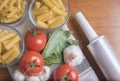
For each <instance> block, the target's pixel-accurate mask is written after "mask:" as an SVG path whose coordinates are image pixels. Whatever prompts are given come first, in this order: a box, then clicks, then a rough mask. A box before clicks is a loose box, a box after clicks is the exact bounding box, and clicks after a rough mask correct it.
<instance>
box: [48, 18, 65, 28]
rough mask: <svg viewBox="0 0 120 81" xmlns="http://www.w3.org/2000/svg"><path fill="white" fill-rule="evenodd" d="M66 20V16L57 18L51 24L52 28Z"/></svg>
mask: <svg viewBox="0 0 120 81" xmlns="http://www.w3.org/2000/svg"><path fill="white" fill-rule="evenodd" d="M63 22H64V17H61V18H60V19H59V20H57V21H56V22H55V23H53V24H51V25H50V28H55V27H57V26H59V25H61V24H62V23H63Z"/></svg>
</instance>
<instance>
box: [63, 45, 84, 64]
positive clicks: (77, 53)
mask: <svg viewBox="0 0 120 81" xmlns="http://www.w3.org/2000/svg"><path fill="white" fill-rule="evenodd" d="M63 55H64V62H65V63H67V64H70V65H71V66H76V65H79V64H81V62H82V60H83V54H82V51H81V50H80V48H79V46H76V45H70V46H68V47H67V48H65V49H64V51H63Z"/></svg>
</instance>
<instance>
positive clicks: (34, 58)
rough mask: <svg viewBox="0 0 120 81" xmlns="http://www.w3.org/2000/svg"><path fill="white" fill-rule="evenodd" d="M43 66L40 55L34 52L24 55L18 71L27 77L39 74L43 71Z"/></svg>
mask: <svg viewBox="0 0 120 81" xmlns="http://www.w3.org/2000/svg"><path fill="white" fill-rule="evenodd" d="M43 65H44V60H43V57H42V55H41V54H40V53H38V52H35V51H28V52H26V53H24V54H23V56H22V57H21V59H20V61H19V68H20V70H21V71H22V72H23V73H25V74H27V75H29V76H31V75H37V74H39V73H40V72H41V70H42V69H43Z"/></svg>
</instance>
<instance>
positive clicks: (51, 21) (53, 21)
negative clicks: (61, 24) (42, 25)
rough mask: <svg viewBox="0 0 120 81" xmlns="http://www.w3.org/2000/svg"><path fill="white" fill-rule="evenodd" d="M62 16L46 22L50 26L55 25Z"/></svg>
mask: <svg viewBox="0 0 120 81" xmlns="http://www.w3.org/2000/svg"><path fill="white" fill-rule="evenodd" d="M61 17H62V16H57V17H55V18H52V19H50V20H48V21H47V23H48V24H49V25H50V24H53V23H55V22H56V21H57V20H59V19H60V18H61Z"/></svg>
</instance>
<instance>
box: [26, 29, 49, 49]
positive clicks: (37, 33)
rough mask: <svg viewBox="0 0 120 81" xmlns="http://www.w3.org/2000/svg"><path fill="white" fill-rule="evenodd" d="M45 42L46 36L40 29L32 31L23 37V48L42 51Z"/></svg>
mask: <svg viewBox="0 0 120 81" xmlns="http://www.w3.org/2000/svg"><path fill="white" fill-rule="evenodd" d="M46 42H47V35H46V33H45V32H44V31H42V30H40V29H32V30H31V31H28V32H27V33H26V35H25V47H26V49H27V50H32V51H42V50H43V49H44V47H45V45H46Z"/></svg>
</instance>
